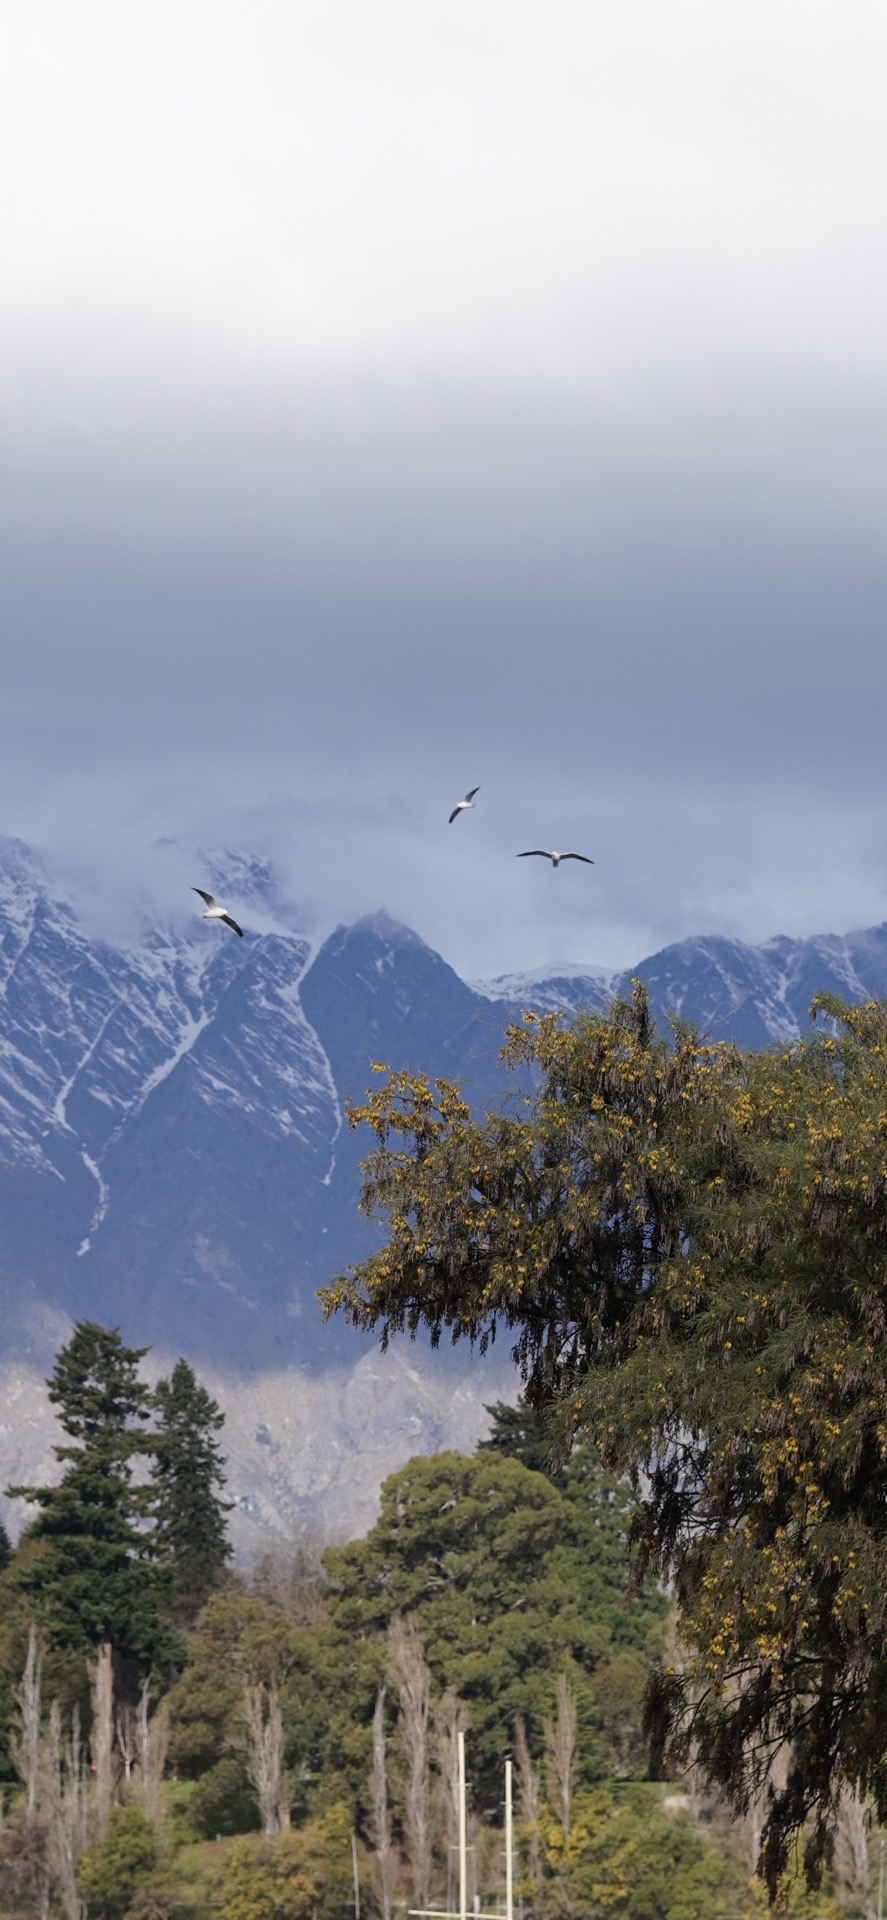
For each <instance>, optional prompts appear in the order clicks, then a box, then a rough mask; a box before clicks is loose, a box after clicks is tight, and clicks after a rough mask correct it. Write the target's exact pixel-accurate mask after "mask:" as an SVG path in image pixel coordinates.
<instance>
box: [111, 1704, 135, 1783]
mask: <svg viewBox="0 0 887 1920" xmlns="http://www.w3.org/2000/svg"><path fill="white" fill-rule="evenodd" d="M114 1729H115V1732H116V1734H117V1751H118V1753H119V1755H120V1758H121V1760H122V1761H123V1778H124V1780H125V1781H127V1783H128V1782H129V1780H130V1778H131V1776H132V1770H133V1767H134V1766H138V1763H139V1744H138V1743H139V1723H138V1716H137V1714H136V1713H134V1712H133V1709H132V1707H124V1708H123V1709H122V1711H121V1712H119V1713H115V1715H114Z"/></svg>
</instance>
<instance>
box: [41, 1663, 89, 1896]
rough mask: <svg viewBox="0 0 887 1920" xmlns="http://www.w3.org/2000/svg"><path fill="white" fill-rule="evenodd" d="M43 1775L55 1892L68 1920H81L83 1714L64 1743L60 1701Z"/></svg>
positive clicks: (76, 1713)
mask: <svg viewBox="0 0 887 1920" xmlns="http://www.w3.org/2000/svg"><path fill="white" fill-rule="evenodd" d="M43 1777H44V1781H45V1786H44V1793H45V1808H46V1823H47V1836H48V1845H47V1855H48V1865H49V1873H50V1878H51V1881H52V1886H53V1889H54V1891H55V1892H56V1893H57V1894H58V1896H59V1899H60V1900H61V1903H62V1910H63V1912H64V1915H65V1920H82V1913H83V1903H82V1901H81V1899H80V1895H79V1893H78V1891H77V1867H78V1863H79V1861H80V1857H81V1855H82V1853H83V1851H84V1848H85V1846H86V1838H87V1833H86V1815H87V1804H86V1781H85V1778H84V1769H83V1755H82V1752H81V1745H80V1714H79V1710H78V1708H77V1707H75V1708H74V1711H73V1714H72V1716H71V1735H70V1739H69V1740H68V1742H67V1745H64V1746H63V1743H62V1717H61V1713H60V1711H59V1706H58V1702H57V1701H53V1703H52V1707H51V1710H50V1715H49V1729H48V1732H47V1736H46V1742H45V1749H44V1768H43Z"/></svg>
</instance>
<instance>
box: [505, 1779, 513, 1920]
mask: <svg viewBox="0 0 887 1920" xmlns="http://www.w3.org/2000/svg"><path fill="white" fill-rule="evenodd" d="M513 1845H514V1836H513V1833H512V1819H511V1761H510V1760H506V1762H505V1920H514V1875H513V1869H514V1856H513V1852H512V1848H513Z"/></svg>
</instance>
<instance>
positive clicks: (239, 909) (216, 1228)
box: [0, 842, 887, 1533]
mask: <svg viewBox="0 0 887 1920" xmlns="http://www.w3.org/2000/svg"><path fill="white" fill-rule="evenodd" d="M202 870H203V871H205V872H207V873H208V875H209V878H210V882H211V884H212V885H213V886H214V887H216V888H217V890H218V892H219V895H220V897H223V898H224V899H225V901H226V903H227V904H228V905H229V906H230V908H231V910H232V911H233V912H235V913H236V914H237V915H238V917H239V918H241V923H242V924H243V925H244V927H245V934H244V938H243V939H242V940H238V939H237V938H236V937H234V936H232V935H230V934H229V933H228V932H227V930H226V929H224V928H220V927H219V926H218V925H217V924H212V923H207V922H203V921H201V920H200V919H199V918H198V917H196V913H195V917H194V918H193V920H188V919H186V918H183V920H182V921H181V922H180V923H178V924H175V925H173V924H170V925H166V926H163V925H158V924H156V923H154V924H151V925H149V926H147V928H146V931H145V933H144V936H143V938H141V939H139V940H137V941H132V942H130V944H128V945H126V946H123V945H119V946H115V945H113V944H111V943H109V942H108V941H102V940H99V939H96V938H94V937H90V936H89V935H88V934H87V932H86V931H85V929H84V927H83V925H82V924H81V923H80V921H79V920H78V918H77V916H76V914H75V913H74V911H73V910H72V909H71V907H70V906H69V905H67V904H66V903H65V902H64V900H62V899H61V898H60V897H58V889H57V888H55V887H54V886H53V885H52V883H51V882H50V880H49V878H48V876H47V874H46V872H45V871H44V869H43V868H42V866H41V864H40V862H39V860H38V859H37V858H36V856H35V855H34V854H33V853H31V852H30V851H29V850H28V849H27V848H26V847H23V846H21V845H20V844H18V843H8V842H7V843H5V844H3V843H0V1209H2V1212H0V1218H2V1223H3V1230H2V1234H0V1297H2V1302H3V1324H4V1334H5V1348H6V1359H5V1373H4V1374H3V1378H2V1379H0V1387H2V1388H3V1389H4V1392H5V1397H6V1400H7V1402H8V1403H9V1404H10V1405H14V1406H15V1408H16V1412H15V1414H14V1415H12V1416H11V1417H10V1418H8V1419H7V1421H6V1423H5V1426H4V1422H3V1419H2V1414H0V1472H2V1473H3V1476H4V1480H5V1478H6V1471H5V1470H6V1467H7V1462H9V1464H10V1470H12V1461H13V1458H14V1460H15V1468H14V1471H15V1474H16V1477H19V1476H21V1475H23V1477H25V1478H28V1477H29V1476H30V1475H31V1474H33V1473H35V1472H38V1473H39V1472H43V1471H45V1470H47V1463H48V1454H47V1437H46V1436H47V1433H48V1431H49V1429H48V1428H46V1430H45V1431H44V1428H45V1409H44V1412H43V1413H39V1414H38V1413H37V1412H36V1411H34V1412H32V1414H31V1415H29V1416H28V1417H24V1416H23V1414H22V1409H23V1408H25V1407H26V1406H28V1405H31V1406H32V1407H36V1401H35V1399H34V1394H35V1393H36V1391H37V1383H38V1382H39V1380H40V1378H41V1376H42V1375H43V1374H44V1373H45V1370H46V1366H47V1364H48V1362H50V1361H51V1358H52V1356H53V1354H54V1353H55V1351H57V1349H58V1347H59V1346H60V1345H61V1343H62V1341H63V1340H64V1338H65V1337H66V1334H67V1330H68V1328H69V1326H70V1323H71V1321H72V1320H73V1319H75V1318H91V1319H97V1320H99V1321H102V1322H103V1323H105V1324H107V1325H117V1326H120V1328H121V1330H122V1332H123V1334H124V1337H125V1338H126V1339H127V1340H129V1341H131V1342H132V1343H134V1344H138V1345H148V1344H150V1345H151V1346H152V1347H153V1349H154V1356H155V1359H156V1361H157V1362H159V1363H160V1364H165V1363H166V1362H167V1361H168V1360H171V1359H174V1358H175V1357H176V1356H177V1355H178V1354H180V1353H182V1354H185V1355H186V1356H187V1357H188V1358H189V1359H190V1360H191V1361H192V1363H193V1364H194V1365H195V1366H196V1367H197V1368H198V1369H199V1370H200V1371H201V1372H202V1374H203V1375H204V1376H205V1377H206V1378H207V1380H208V1381H211V1382H212V1384H213V1390H214V1391H217V1392H218V1393H219V1394H220V1395H221V1396H222V1398H223V1399H224V1400H225V1404H226V1406H227V1408H228V1415H229V1427H230V1432H231V1436H232V1438H231V1446H232V1461H234V1463H235V1465H236V1475H237V1479H236V1483H235V1479H234V1477H233V1474H232V1488H233V1490H234V1492H235V1494H236V1495H237V1497H238V1499H239V1501H240V1503H241V1510H242V1514H243V1516H244V1517H245V1519H249V1516H252V1521H253V1522H254V1523H255V1524H256V1525H258V1526H263V1525H277V1524H278V1522H279V1523H280V1524H281V1525H282V1524H283V1521H281V1520H280V1516H281V1515H284V1516H286V1515H289V1519H288V1521H287V1522H286V1524H287V1525H292V1526H295V1525H296V1522H297V1520H298V1523H299V1525H301V1524H303V1522H304V1520H305V1516H306V1513H307V1512H308V1509H309V1508H310V1505H311V1498H312V1497H313V1496H311V1494H310V1489H309V1488H308V1487H307V1485H306V1482H305V1473H306V1471H307V1469H306V1466H305V1462H306V1460H308V1461H310V1460H311V1459H312V1458H314V1454H315V1453H316V1450H317V1447H318V1445H320V1447H321V1452H322V1455H323V1460H324V1462H325V1463H326V1464H325V1467H324V1470H323V1471H321V1470H320V1467H319V1466H317V1463H315V1465H316V1471H314V1470H312V1471H313V1481H314V1485H315V1492H316V1495H317V1498H321V1497H322V1498H323V1500H324V1502H325V1508H326V1521H325V1524H326V1525H327V1527H329V1525H330V1524H331V1522H330V1515H331V1514H334V1515H335V1516H336V1518H335V1521H334V1524H335V1529H336V1531H338V1532H340V1533H341V1532H342V1531H347V1527H348V1516H349V1514H350V1513H352V1510H353V1512H354V1514H360V1515H361V1516H364V1515H365V1514H366V1512H367V1508H368V1503H369V1504H370V1505H371V1503H372V1498H373V1489H372V1488H370V1480H373V1485H374V1486H375V1484H376V1482H375V1480H374V1479H373V1477H374V1476H377V1475H379V1476H380V1466H381V1470H385V1469H386V1467H387V1469H390V1468H391V1467H393V1466H394V1465H396V1464H398V1463H399V1461H400V1460H402V1459H405V1458H406V1457H407V1456H408V1454H409V1452H410V1451H415V1450H417V1449H419V1448H426V1447H428V1446H433V1445H439V1444H443V1443H444V1442H445V1443H446V1444H453V1442H454V1439H455V1435H454V1430H453V1420H454V1418H456V1411H455V1410H458V1409H460V1408H461V1412H460V1413H459V1415H458V1417H459V1418H460V1419H462V1420H463V1424H464V1426H465V1431H466V1435H467V1437H468V1438H469V1439H473V1438H474V1437H476V1434H477V1433H478V1432H479V1431H480V1430H481V1428H482V1425H483V1403H484V1400H489V1399H493V1398H495V1397H497V1396H498V1395H499V1394H501V1393H502V1392H504V1391H507V1383H508V1374H507V1366H506V1364H505V1356H504V1355H497V1356H496V1372H495V1377H494V1372H493V1370H492V1368H491V1367H488V1368H487V1370H486V1371H485V1372H484V1371H483V1369H481V1370H479V1368H478V1363H477V1362H476V1361H472V1359H471V1357H470V1356H469V1355H467V1354H464V1353H462V1352H461V1351H460V1352H459V1353H458V1354H457V1356H450V1358H449V1359H446V1358H445V1356H443V1355H440V1354H439V1355H437V1356H435V1358H434V1361H433V1364H432V1363H429V1361H428V1357H427V1356H425V1355H423V1351H422V1349H421V1348H420V1347H417V1348H410V1347H406V1348H404V1349H403V1350H402V1351H399V1352H398V1354H397V1355H396V1356H395V1355H389V1356H387V1358H386V1359H385V1360H383V1359H382V1358H381V1357H380V1356H379V1355H378V1354H377V1353H376V1351H375V1349H374V1345H373V1343H372V1342H370V1341H369V1340H367V1339H365V1338H362V1337H361V1336H359V1335H358V1334H356V1333H355V1332H354V1331H353V1330H352V1329H349V1328H346V1327H344V1326H343V1325H341V1324H340V1323H338V1322H333V1323H331V1324H330V1325H328V1326H324V1324H323V1322H322V1321H321V1318H320V1313H319V1309H318V1304H317V1300H316V1289H317V1287H318V1286H320V1285H322V1284H324V1283H325V1282H326V1281H328V1280H329V1279H330V1278H331V1277H332V1276H333V1275H334V1274H335V1273H337V1272H338V1271H339V1270H340V1269H341V1268H342V1267H343V1266H344V1265H346V1264H347V1263H348V1262H349V1261H351V1260H354V1259H356V1258H359V1257H360V1256H361V1254H362V1252H363V1251H364V1250H365V1249H366V1248H367V1246H368V1245H369V1237H368V1236H369V1232H370V1229H369V1228H368V1226H367V1225H366V1223H365V1222H362V1221H361V1220H360V1218H359V1216H358V1212H357V1197H358V1191H359V1161H360V1156H361V1153H362V1151H363V1150H364V1143H362V1142H361V1140H360V1138H359V1137H358V1136H357V1135H355V1134H353V1133H351V1132H350V1130H349V1129H348V1127H347V1125H346V1124H345V1122H344V1109H345V1103H346V1100H347V1099H348V1098H349V1097H350V1098H356V1099H360V1098H361V1096H362V1095H363V1093H364V1091H365V1089H366V1087H367V1084H368V1082H369V1079H370V1068H371V1062H372V1061H373V1060H382V1061H385V1062H388V1063H390V1064H392V1065H398V1066H407V1067H411V1068H416V1069H421V1070H424V1071H425V1072H427V1073H429V1074H430V1075H432V1076H436V1075H446V1076H448V1077H451V1078H455V1079H458V1080H460V1081H461V1082H462V1083H463V1085H464V1087H465V1090H466V1094H467V1096H468V1098H470V1099H471V1100H472V1102H473V1103H474V1104H475V1105H476V1106H479V1107H482V1106H484V1105H487V1104H490V1103H491V1102H494V1101H497V1100H499V1099H500V1098H501V1096H502V1093H503V1091H504V1090H505V1089H506V1088H507V1086H508V1077H507V1076H506V1075H505V1074H504V1071H503V1069H502V1068H501V1065H500V1063H499V1059H498V1051H499V1047H500V1044H501V1040H502V1035H503V1031H504V1027H505V1025H506V1023H507V1021H508V1020H509V1019H510V1018H512V1017H513V1016H514V1015H515V1014H516V1012H517V1010H518V1009H519V1008H520V1006H521V1005H532V1006H536V1007H540V1008H553V1007H560V1008H563V1009H566V1010H568V1011H569V1010H572V1009H576V1008H578V1007H580V1006H582V1005H603V1004H606V1002H607V1001H608V999H609V998H610V997H611V996H612V995H613V994H614V993H623V992H625V991H626V990H627V989H628V986H629V984H630V979H631V974H632V972H634V973H636V974H638V975H640V976H641V977H642V978H644V979H645V980H646V981H647V983H648V985H649V988H650V992H651V997H652V1001H653V1005H654V1008H655V1010H656V1011H657V1013H659V1014H660V1015H661V1014H664V1013H666V1012H668V1011H673V1012H676V1013H678V1014H681V1015H683V1016H684V1017H688V1018H691V1019H693V1020H694V1021H696V1022H697V1023H699V1025H700V1026H701V1027H702V1028H703V1029H705V1030H707V1031H709V1032H710V1033H711V1034H712V1035H715V1036H718V1035H723V1034H727V1033H729V1034H732V1035H733V1036H734V1037H735V1038H736V1039H737V1040H738V1041H740V1042H741V1043H742V1044H744V1045H751V1046H756V1045H764V1044H767V1043H769V1042H774V1041H782V1040H785V1039H787V1038H791V1037H792V1036H794V1035H796V1034H798V1033H800V1032H801V1031H802V1030H803V1028H804V1026H805V1023H806V1017H807V1008H808V1005H809V1002H810V999H811V997H812V995H813V993H814V992H816V991H817V990H822V989H827V990H831V991H835V992H838V993H840V994H842V995H843V996H845V997H846V998H849V999H851V1000H858V999H861V998H864V997H870V996H872V995H880V994H885V993H887V926H885V927H879V928H873V929H871V930H870V931H868V932H863V933H857V934H850V935H848V936H846V937H843V938H842V937H838V936H824V937H822V938H818V939H811V940H789V939H785V938H779V939H775V940H771V941H769V942H768V943H767V944H766V945H765V946H762V947H757V948H753V947H749V946H744V945H742V944H741V943H740V942H737V941H730V940H721V939H709V938H706V939H695V940H685V941H683V942H681V943H680V944H679V945H676V946H673V947H668V948H666V949H664V950H663V951H662V952H661V953H658V954H654V955H653V956H652V957H651V958H649V959H647V960H643V961H641V962H640V963H639V965H638V966H637V967H636V968H634V969H631V970H629V971H626V972H625V973H624V974H618V975H614V974H612V973H603V972H601V971H600V970H598V971H595V970H594V969H593V968H569V967H565V968H558V969H554V968H552V969H551V970H550V971H549V972H547V973H543V974H538V973H536V974H532V975H510V976H508V977H507V978H504V979H500V980H497V981H492V982H486V983H481V984H480V985H475V986H469V985H467V984H466V983H465V982H464V981H462V980H460V979H459V978H458V976H457V975H456V974H455V973H454V971H453V969H452V968H451V967H449V966H448V965H447V964H446V962H445V961H444V960H442V959H441V958H440V956H439V955H437V954H435V953H433V952H432V951H431V949H430V948H428V947H427V946H426V945H425V944H424V942H423V941H422V940H420V939H419V938H418V937H417V935H416V934H414V933H412V932H410V931H409V929H407V928H405V927H402V926H399V925H397V924H396V923H395V922H393V921H392V920H390V919H389V918H388V916H387V915H385V914H383V913H379V914H377V915H375V916H374V917H373V918H371V919H368V920H363V921H360V922H358V923H357V924H356V925H355V926H352V927H348V928H345V927H342V928H339V929H338V930H337V931H336V932H335V933H333V934H332V935H331V936H330V938H329V939H328V940H326V941H325V942H324V943H323V944H322V945H321V946H320V947H319V948H317V949H316V950H315V949H314V948H313V946H312V943H311V942H310V941H309V940H308V938H307V937H306V936H305V935H304V934H303V933H301V932H300V931H299V930H298V918H297V916H296V915H295V914H294V913H293V911H292V910H291V909H289V908H288V907H287V905H286V903H285V902H281V901H280V900H279V899H278V898H277V896H276V894H275V890H274V883H273V876H272V875H270V874H269V872H268V869H267V866H266V865H265V864H264V863H263V862H261V861H256V860H250V859H247V858H244V857H242V856H225V857H224V858H223V859H220V860H217V861H216V862H215V863H209V864H208V865H206V866H204V868H203V869H202ZM484 1366H485V1367H486V1363H484ZM503 1369H504V1371H503ZM28 1381H30V1382H31V1389H30V1391H31V1400H30V1401H29V1399H28V1391H29V1390H28V1387H27V1383H28ZM392 1382H393V1383H394V1385H393V1386H392V1384H391V1383H392ZM395 1389H396V1390H395ZM392 1395H393V1398H392ZM260 1405H265V1406H266V1409H267V1411H266V1415H265V1416H264V1417H263V1418H262V1419H259V1418H258V1414H257V1411H256V1410H257V1409H258V1408H259V1407H260ZM349 1409H350V1411H349ZM355 1409H359V1410H360V1411H359V1413H356V1412H355ZM355 1419H357V1421H358V1425H359V1426H361V1431H362V1438H363V1444H362V1446H361V1447H360V1468H359V1469H358V1468H357V1467H356V1466H355V1458H354V1453H353V1444H352V1443H353V1439H354V1435H353V1433H352V1427H353V1425H354V1421H355ZM29 1421H30V1425H29ZM349 1421H350V1422H351V1426H349ZM41 1423H42V1424H41ZM361 1423H362V1424H361ZM287 1436H288V1437H287ZM312 1436H313V1437H312ZM349 1436H350V1437H349ZM294 1448H295V1449H296V1452H294V1451H293V1449H294ZM312 1449H314V1451H312ZM349 1449H350V1450H351V1453H350V1457H349ZM317 1457H318V1460H319V1458H320V1455H318V1456H317ZM337 1463H338V1464H337ZM368 1475H369V1479H368V1478H367V1476H368ZM337 1476H338V1477H337ZM309 1477H311V1476H309ZM0 1484H3V1482H2V1481H0ZM275 1515H276V1516H277V1519H275V1518H274V1516H275ZM269 1516H270V1518H269Z"/></svg>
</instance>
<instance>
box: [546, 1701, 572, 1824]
mask: <svg viewBox="0 0 887 1920" xmlns="http://www.w3.org/2000/svg"><path fill="white" fill-rule="evenodd" d="M555 1698H556V1703H557V1714H556V1718H555V1719H554V1720H546V1721H545V1722H544V1723H543V1731H544V1735H545V1778H546V1785H547V1788H548V1798H549V1800H550V1801H551V1804H552V1806H553V1807H554V1808H555V1810H556V1812H557V1816H558V1819H559V1820H560V1823H561V1827H562V1829H563V1834H564V1839H565V1840H568V1839H569V1837H570V1813H571V1810H572V1804H573V1787H574V1784H575V1778H576V1695H575V1693H574V1692H573V1689H572V1687H571V1685H570V1682H569V1680H568V1678H567V1675H566V1674H565V1673H562V1674H561V1675H560V1676H559V1678H558V1683H557V1693H556V1696H555Z"/></svg>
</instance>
